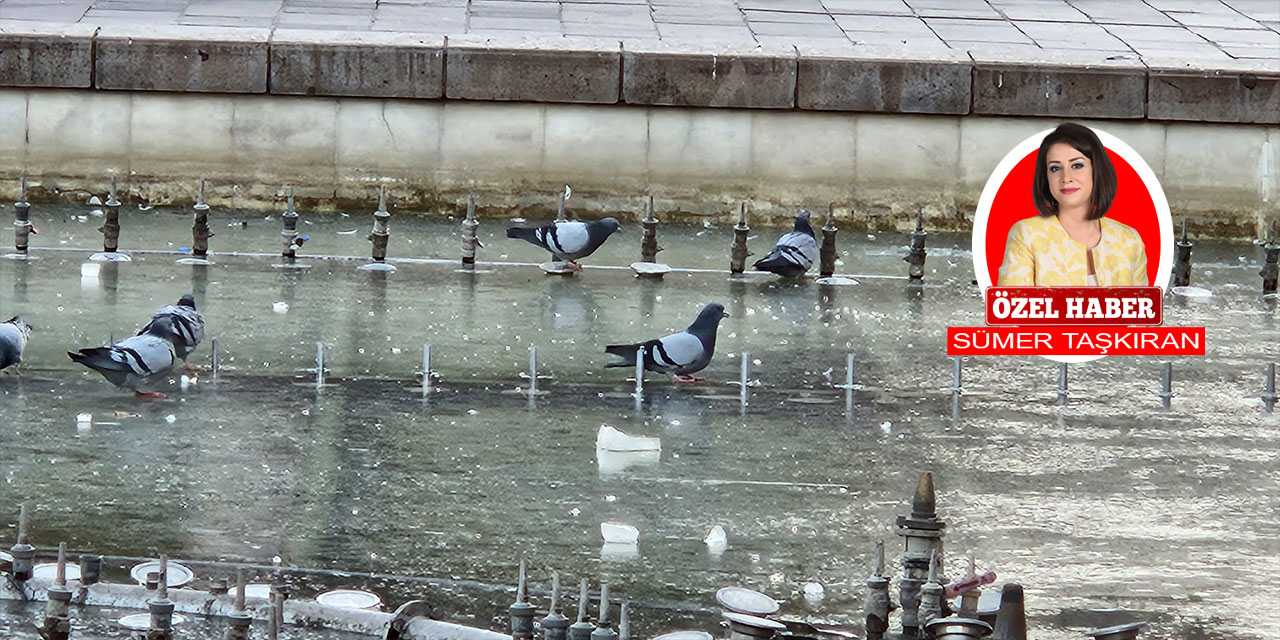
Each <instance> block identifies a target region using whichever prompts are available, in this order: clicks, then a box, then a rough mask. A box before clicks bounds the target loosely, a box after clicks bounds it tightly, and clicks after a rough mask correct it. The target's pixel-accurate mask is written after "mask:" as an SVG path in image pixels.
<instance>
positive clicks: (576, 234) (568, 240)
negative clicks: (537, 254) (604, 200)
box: [507, 218, 622, 269]
mask: <svg viewBox="0 0 1280 640" xmlns="http://www.w3.org/2000/svg"><path fill="white" fill-rule="evenodd" d="M619 231H622V224H621V223H619V222H618V220H617V219H616V218H603V219H600V220H594V221H592V222H582V221H579V220H573V221H570V222H548V223H547V224H544V225H542V226H541V227H537V228H534V229H526V228H524V227H511V228H509V229H507V237H508V238H520V239H521V240H526V241H528V242H530V243H532V244H536V245H538V246H539V247H542V248H543V249H546V250H547V251H550V252H551V255H553V256H555V258H556V260H560V261H562V262H568V263H569V264H570V265H572V266H573V268H575V269H581V268H582V265H580V264H578V259H579V258H585V257H587V256H589V255H591V254H593V253H595V251H596V249H599V248H600V245H602V244H604V241H605V240H608V239H609V236H610V235H612V234H614V233H617V232H619Z"/></svg>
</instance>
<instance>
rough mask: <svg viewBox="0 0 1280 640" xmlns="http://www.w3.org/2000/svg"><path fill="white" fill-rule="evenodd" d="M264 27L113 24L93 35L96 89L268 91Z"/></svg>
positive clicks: (222, 91)
mask: <svg viewBox="0 0 1280 640" xmlns="http://www.w3.org/2000/svg"><path fill="white" fill-rule="evenodd" d="M269 36H270V32H269V31H267V30H265V29H231V28H211V27H187V26H177V27H149V28H140V27H127V28H122V27H117V28H112V29H105V28H104V29H103V30H101V31H100V32H99V33H98V36H97V55H96V57H95V59H94V67H95V70H96V76H95V81H94V86H95V87H97V88H98V89H129V90H135V91H191V92H201V93H204V92H208V93H266V91H267V41H268V38H269Z"/></svg>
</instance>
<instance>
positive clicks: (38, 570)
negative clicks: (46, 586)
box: [31, 562, 80, 582]
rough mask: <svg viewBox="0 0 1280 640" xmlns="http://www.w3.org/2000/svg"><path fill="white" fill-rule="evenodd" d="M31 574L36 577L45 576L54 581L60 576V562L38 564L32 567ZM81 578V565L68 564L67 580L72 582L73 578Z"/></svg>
mask: <svg viewBox="0 0 1280 640" xmlns="http://www.w3.org/2000/svg"><path fill="white" fill-rule="evenodd" d="M31 576H32V577H34V578H45V579H47V580H49V581H53V579H54V578H57V577H58V563H56V562H46V563H44V564H38V565H36V566H35V567H32V569H31ZM79 579H80V566H79V565H75V564H68V565H67V582H71V581H72V580H79Z"/></svg>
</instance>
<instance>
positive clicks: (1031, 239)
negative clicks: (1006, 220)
mask: <svg viewBox="0 0 1280 640" xmlns="http://www.w3.org/2000/svg"><path fill="white" fill-rule="evenodd" d="M1100 222H1101V224H1102V239H1101V240H1100V241H1099V242H1098V246H1096V247H1094V249H1093V270H1094V273H1095V274H1097V276H1098V285H1099V286H1103V287H1145V286H1147V285H1148V284H1150V283H1149V282H1147V252H1146V249H1145V248H1144V247H1143V245H1142V236H1140V235H1139V234H1138V232H1137V231H1134V229H1133V227H1129V226H1126V225H1123V224H1120V223H1119V222H1116V221H1114V220H1111V219H1109V218H1102V219H1101V221H1100ZM1087 273H1088V267H1087V266H1086V263H1085V246H1084V245H1082V244H1080V243H1078V242H1076V241H1075V240H1072V239H1071V236H1068V235H1067V231H1066V229H1063V228H1062V225H1061V224H1059V223H1058V218H1057V217H1054V216H1048V217H1046V216H1036V217H1034V218H1027V219H1025V220H1019V221H1018V222H1015V223H1014V225H1013V227H1012V228H1011V229H1009V241H1008V244H1007V245H1005V250H1004V262H1003V263H1001V265H1000V278H999V280H998V281H997V282H996V284H997V285H999V286H1002V287H1083V286H1085V285H1086V284H1087V283H1086V281H1085V276H1086V275H1087Z"/></svg>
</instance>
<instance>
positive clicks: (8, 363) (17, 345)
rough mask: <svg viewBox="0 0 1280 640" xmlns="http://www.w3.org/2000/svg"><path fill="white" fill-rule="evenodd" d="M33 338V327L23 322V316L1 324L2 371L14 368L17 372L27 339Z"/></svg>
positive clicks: (0, 367)
mask: <svg viewBox="0 0 1280 640" xmlns="http://www.w3.org/2000/svg"><path fill="white" fill-rule="evenodd" d="M30 336H31V325H29V324H27V323H26V322H23V320H22V317H21V316H14V317H12V318H9V320H8V321H6V322H5V323H4V324H0V371H4V370H5V369H7V368H9V367H13V370H14V371H15V372H16V371H17V370H18V364H19V363H21V362H22V350H23V349H25V348H26V347H27V338H28V337H30Z"/></svg>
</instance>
